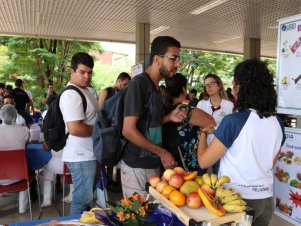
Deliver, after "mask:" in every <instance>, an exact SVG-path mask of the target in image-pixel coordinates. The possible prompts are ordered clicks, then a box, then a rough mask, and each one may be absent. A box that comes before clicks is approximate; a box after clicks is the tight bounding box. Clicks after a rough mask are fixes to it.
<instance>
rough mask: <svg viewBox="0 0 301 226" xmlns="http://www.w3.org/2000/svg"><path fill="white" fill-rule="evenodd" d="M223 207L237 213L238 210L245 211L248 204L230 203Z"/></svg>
mask: <svg viewBox="0 0 301 226" xmlns="http://www.w3.org/2000/svg"><path fill="white" fill-rule="evenodd" d="M223 208H224V209H225V210H226V211H227V212H231V213H236V212H243V211H245V210H246V208H247V207H246V206H245V205H242V206H240V205H230V204H225V205H223Z"/></svg>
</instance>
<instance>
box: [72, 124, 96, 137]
mask: <svg viewBox="0 0 301 226" xmlns="http://www.w3.org/2000/svg"><path fill="white" fill-rule="evenodd" d="M66 124H67V128H68V132H69V133H70V134H71V135H73V136H77V137H90V136H92V130H93V126H92V125H88V124H85V123H84V122H83V121H82V120H79V121H71V122H66Z"/></svg>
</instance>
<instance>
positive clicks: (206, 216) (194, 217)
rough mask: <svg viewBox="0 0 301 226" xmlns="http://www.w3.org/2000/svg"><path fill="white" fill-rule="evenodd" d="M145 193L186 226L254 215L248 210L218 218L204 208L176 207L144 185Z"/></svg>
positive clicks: (217, 222)
mask: <svg viewBox="0 0 301 226" xmlns="http://www.w3.org/2000/svg"><path fill="white" fill-rule="evenodd" d="M146 191H148V193H149V194H150V195H151V196H153V197H154V198H155V199H156V200H158V201H159V202H160V203H161V204H162V205H163V206H165V207H166V208H167V209H169V210H170V211H171V212H173V213H174V214H175V215H176V216H177V217H178V218H179V219H180V220H181V221H182V222H183V223H184V224H185V225H187V226H188V225H189V226H201V225H203V222H210V223H211V225H212V226H214V225H220V224H224V223H230V222H239V221H240V220H241V218H242V216H243V215H245V214H247V215H253V213H254V211H253V210H252V209H249V208H248V209H247V210H246V212H239V213H226V214H225V215H224V216H221V217H218V216H216V215H214V214H212V213H210V212H209V211H208V209H207V208H206V207H204V206H203V207H200V208H198V209H191V208H189V207H187V206H182V207H177V206H176V205H174V204H173V203H171V202H170V201H169V200H168V199H167V198H165V197H164V196H163V195H162V194H161V193H159V192H158V191H157V190H156V189H154V188H153V187H151V186H150V185H149V184H146Z"/></svg>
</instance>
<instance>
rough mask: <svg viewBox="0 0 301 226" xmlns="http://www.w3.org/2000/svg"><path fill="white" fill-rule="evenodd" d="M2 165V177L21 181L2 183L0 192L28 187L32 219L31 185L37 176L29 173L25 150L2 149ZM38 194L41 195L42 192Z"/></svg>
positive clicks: (0, 177)
mask: <svg viewBox="0 0 301 226" xmlns="http://www.w3.org/2000/svg"><path fill="white" fill-rule="evenodd" d="M0 166H1V170H0V179H20V181H18V182H16V183H13V184H10V185H0V193H4V192H20V191H24V190H26V189H28V198H29V200H28V202H29V209H30V219H31V220H32V208H31V201H30V200H31V199H30V191H29V185H30V184H31V183H32V181H33V179H34V178H35V173H32V174H29V172H28V167H27V161H26V156H25V152H24V150H11V151H7V150H5V151H2V150H0ZM38 192H39V190H38ZM38 196H39V197H40V194H38ZM39 204H40V203H39ZM40 212H41V208H40Z"/></svg>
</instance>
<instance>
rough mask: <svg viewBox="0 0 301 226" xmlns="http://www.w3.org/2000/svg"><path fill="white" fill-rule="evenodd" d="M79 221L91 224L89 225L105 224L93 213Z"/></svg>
mask: <svg viewBox="0 0 301 226" xmlns="http://www.w3.org/2000/svg"><path fill="white" fill-rule="evenodd" d="M79 221H80V222H82V223H89V224H103V222H101V221H100V220H98V219H96V217H95V214H94V213H93V212H89V213H87V214H86V215H84V216H82V217H81V218H79Z"/></svg>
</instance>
